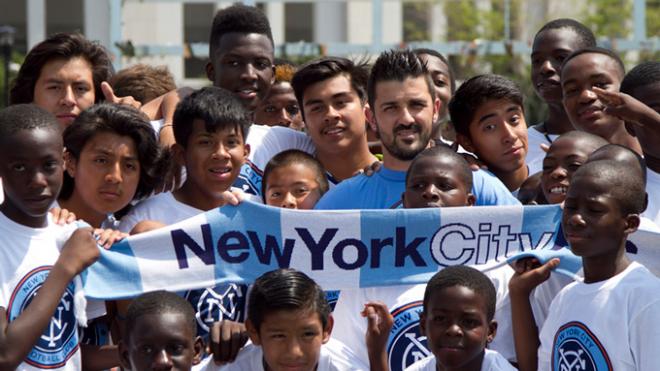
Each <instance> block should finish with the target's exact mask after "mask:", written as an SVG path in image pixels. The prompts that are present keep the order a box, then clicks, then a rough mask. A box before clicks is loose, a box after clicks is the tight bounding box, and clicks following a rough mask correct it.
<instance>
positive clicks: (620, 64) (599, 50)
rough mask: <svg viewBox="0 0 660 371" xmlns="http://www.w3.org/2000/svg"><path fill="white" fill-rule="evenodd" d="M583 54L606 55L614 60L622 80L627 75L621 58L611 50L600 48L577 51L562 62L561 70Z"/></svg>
mask: <svg viewBox="0 0 660 371" xmlns="http://www.w3.org/2000/svg"><path fill="white" fill-rule="evenodd" d="M582 54H602V55H606V56H608V57H610V58H611V59H612V60H614V62H616V65H617V67H618V69H619V73H620V74H621V78H622V79H623V77H624V76H625V74H626V66H625V65H624V64H623V61H622V60H621V57H619V56H618V55H617V54H616V53H615V52H613V51H612V50H610V49H605V48H601V47H598V46H594V47H589V48H584V49H580V50H576V51H574V52H573V53H571V54H569V55H568V56H567V57H566V59H564V61H563V62H562V64H561V69H562V70H563V69H564V66H566V64H568V62H569V61H570V60H571V59H573V58H575V57H577V56H579V55H582Z"/></svg>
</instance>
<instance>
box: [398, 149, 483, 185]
mask: <svg viewBox="0 0 660 371" xmlns="http://www.w3.org/2000/svg"><path fill="white" fill-rule="evenodd" d="M425 157H445V158H450V159H451V160H452V162H453V163H454V166H455V169H456V170H458V172H459V175H460V177H461V179H460V180H461V182H463V184H465V188H466V189H468V190H471V189H472V170H471V169H470V165H469V164H468V162H467V161H466V160H465V158H463V156H461V155H460V154H458V153H456V151H454V150H453V149H451V148H450V147H449V146H447V145H446V144H444V143H442V144H436V145H435V146H433V147H429V148H427V149H425V150H423V151H422V152H420V153H419V154H418V155H417V156H415V159H414V160H412V162H411V163H410V166H409V167H408V171H407V172H406V184H408V179H409V178H410V173H411V171H410V170H412V169H413V168H414V167H415V164H416V163H417V162H418V161H420V160H421V159H423V158H425Z"/></svg>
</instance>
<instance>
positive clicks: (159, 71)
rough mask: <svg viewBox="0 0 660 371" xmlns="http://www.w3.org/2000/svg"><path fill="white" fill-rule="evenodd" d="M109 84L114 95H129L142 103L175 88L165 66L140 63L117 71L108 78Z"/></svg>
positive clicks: (172, 78)
mask: <svg viewBox="0 0 660 371" xmlns="http://www.w3.org/2000/svg"><path fill="white" fill-rule="evenodd" d="M110 85H112V89H113V90H114V92H115V95H116V96H118V97H126V96H131V97H133V98H135V100H137V101H138V102H140V103H142V104H145V103H147V102H149V101H151V100H153V99H154V98H158V97H160V96H161V95H163V94H165V93H167V92H169V91H172V90H174V89H176V84H175V83H174V76H172V74H171V73H170V70H169V69H168V68H167V66H156V67H154V66H150V65H148V64H142V63H140V64H136V65H133V66H130V67H126V68H124V69H123V70H120V71H119V72H117V74H115V75H114V76H112V79H110Z"/></svg>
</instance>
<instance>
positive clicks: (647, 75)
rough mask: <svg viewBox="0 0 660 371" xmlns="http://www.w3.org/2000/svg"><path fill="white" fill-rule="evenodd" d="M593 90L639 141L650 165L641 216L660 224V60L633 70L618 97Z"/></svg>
mask: <svg viewBox="0 0 660 371" xmlns="http://www.w3.org/2000/svg"><path fill="white" fill-rule="evenodd" d="M594 90H595V91H596V93H597V94H599V96H601V97H603V99H604V100H605V104H606V105H607V110H608V112H610V113H612V114H614V115H618V116H619V117H621V118H622V119H623V120H624V121H626V128H627V129H628V131H629V132H631V133H632V134H633V135H635V137H637V140H639V144H640V146H641V147H642V153H643V154H644V160H645V161H646V166H647V168H646V177H647V181H646V192H647V193H648V199H649V202H648V205H647V207H646V210H645V211H644V213H643V214H642V216H644V217H647V218H649V219H651V220H652V221H654V222H655V224H657V225H660V151H659V150H658V148H659V147H660V129H659V128H660V62H658V61H654V62H644V63H641V64H639V65H637V66H636V67H635V68H633V69H632V70H630V71H629V72H628V73H627V74H626V77H624V78H623V81H622V82H621V94H619V96H618V97H608V96H607V95H608V94H609V95H610V96H611V95H612V94H611V93H607V92H605V91H602V90H600V89H594ZM624 94H627V95H629V96H630V97H626V96H624ZM631 98H632V99H631ZM654 111H655V112H654Z"/></svg>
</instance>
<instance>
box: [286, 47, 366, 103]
mask: <svg viewBox="0 0 660 371" xmlns="http://www.w3.org/2000/svg"><path fill="white" fill-rule="evenodd" d="M339 75H345V76H346V77H347V78H348V79H349V80H350V82H351V88H353V90H355V92H356V93H357V95H358V97H360V101H362V103H363V104H364V103H365V102H366V101H367V80H368V78H369V68H368V65H367V64H366V63H365V62H353V61H352V60H350V59H347V58H341V57H323V58H320V59H316V60H313V61H310V62H307V63H306V64H304V65H303V66H301V67H300V68H298V71H296V73H295V74H294V75H293V79H292V80H291V86H292V87H293V90H294V92H295V94H296V100H298V105H300V107H301V108H302V107H303V96H304V94H305V90H306V89H307V88H308V87H310V86H311V85H314V84H316V83H317V82H320V81H325V80H328V79H331V78H333V77H336V76H339ZM301 112H303V114H304V109H301Z"/></svg>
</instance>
